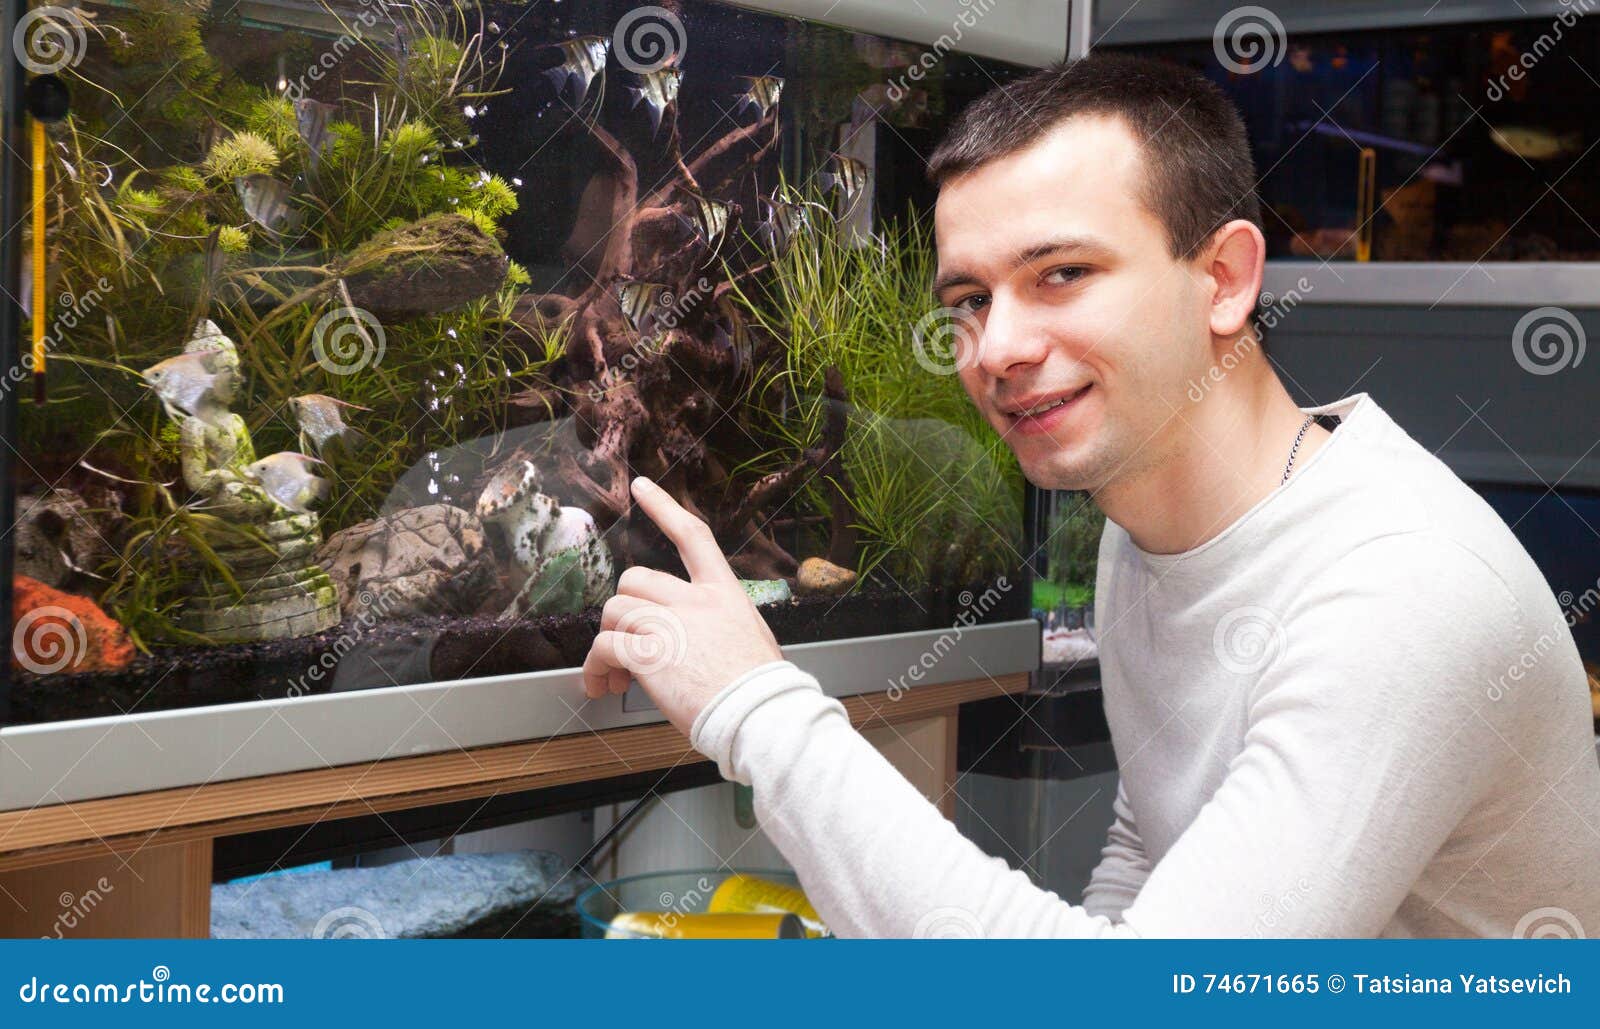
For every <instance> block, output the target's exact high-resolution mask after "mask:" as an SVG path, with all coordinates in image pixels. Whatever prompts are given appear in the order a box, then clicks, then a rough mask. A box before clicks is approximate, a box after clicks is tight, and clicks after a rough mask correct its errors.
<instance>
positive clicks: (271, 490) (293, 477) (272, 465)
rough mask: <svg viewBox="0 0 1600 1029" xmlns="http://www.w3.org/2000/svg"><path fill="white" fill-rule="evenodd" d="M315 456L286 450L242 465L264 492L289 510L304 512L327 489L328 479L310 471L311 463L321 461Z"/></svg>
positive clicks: (326, 497) (321, 498)
mask: <svg viewBox="0 0 1600 1029" xmlns="http://www.w3.org/2000/svg"><path fill="white" fill-rule="evenodd" d="M321 463H322V462H321V461H318V460H317V459H316V458H314V457H310V456H308V455H306V454H296V453H294V452H293V451H289V450H285V451H283V452H281V453H277V454H271V455H269V456H267V457H263V458H262V459H261V460H259V461H257V462H256V463H255V464H252V465H246V466H245V474H247V475H248V476H250V478H252V479H254V480H255V481H256V482H259V483H260V484H261V488H262V489H264V490H266V491H267V495H268V496H270V497H271V498H272V499H273V500H276V501H277V502H278V503H279V504H281V505H283V506H284V507H286V508H288V509H289V510H291V511H297V512H299V513H301V514H307V513H309V512H310V511H311V502H312V501H314V500H326V499H328V494H329V492H330V484H329V482H328V480H327V479H324V478H322V477H321V476H319V475H313V474H312V472H311V466H312V465H313V464H321Z"/></svg>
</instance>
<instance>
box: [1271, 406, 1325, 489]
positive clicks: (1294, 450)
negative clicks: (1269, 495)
mask: <svg viewBox="0 0 1600 1029" xmlns="http://www.w3.org/2000/svg"><path fill="white" fill-rule="evenodd" d="M1316 420H1317V416H1316V415H1314V414H1308V415H1306V420H1305V421H1304V422H1302V423H1300V431H1299V432H1297V433H1295V434H1294V446H1292V447H1290V448H1289V463H1288V464H1286V465H1284V466H1283V478H1281V479H1279V480H1278V485H1280V486H1282V485H1283V484H1284V483H1286V482H1288V481H1289V473H1290V472H1292V471H1294V455H1295V454H1298V453H1299V452H1300V441H1301V440H1303V439H1305V438H1306V430H1307V429H1309V428H1311V423H1312V422H1314V421H1316Z"/></svg>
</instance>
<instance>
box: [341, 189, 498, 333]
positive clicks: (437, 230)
mask: <svg viewBox="0 0 1600 1029" xmlns="http://www.w3.org/2000/svg"><path fill="white" fill-rule="evenodd" d="M342 267H343V268H345V269H349V274H348V276H347V277H346V280H345V284H346V285H347V286H348V287H349V290H350V301H351V303H353V304H354V305H355V306H356V307H359V308H361V309H363V310H365V311H367V312H369V313H371V314H372V315H374V316H376V317H377V318H378V320H379V321H382V322H402V321H409V320H410V319H412V318H418V317H421V316H422V315H425V314H436V313H438V312H440V311H448V310H451V309H452V308H457V307H460V306H461V305H463V304H469V303H471V302H472V301H474V300H477V299H479V298H481V297H486V296H488V295H489V294H491V293H493V292H494V291H495V290H497V289H499V288H500V284H501V283H502V282H504V281H505V277H506V269H507V268H508V267H509V265H508V261H507V258H506V252H505V251H504V250H502V249H501V248H500V244H499V243H496V242H495V241H494V240H493V239H491V238H489V237H488V236H487V235H485V234H484V232H483V230H482V229H480V228H478V227H477V226H476V225H474V224H473V223H472V222H470V221H468V220H467V219H465V218H463V217H461V215H459V214H434V215H429V216H428V217H426V218H422V219H420V220H418V221H414V222H409V223H407V224H405V225H401V226H399V227H398V228H394V229H390V230H388V231H386V232H380V233H379V234H377V235H376V236H373V237H372V238H371V239H369V240H367V241H366V242H365V243H363V244H361V245H360V246H359V247H357V248H356V249H355V250H354V251H353V252H352V253H351V254H350V256H349V258H348V259H347V260H346V261H345V262H343V265H342Z"/></svg>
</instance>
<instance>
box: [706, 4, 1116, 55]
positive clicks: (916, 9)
mask: <svg viewBox="0 0 1600 1029" xmlns="http://www.w3.org/2000/svg"><path fill="white" fill-rule="evenodd" d="M737 6H739V7H748V8H751V9H753V10H758V11H766V12H769V13H771V14H782V15H787V16H789V17H792V18H804V19H807V20H809V21H817V22H822V23H824V24H828V25H836V26H838V27H840V28H846V29H854V30H855V31H857V32H872V33H876V34H878V35H883V36H892V37H894V38H896V39H905V40H909V41H911V42H913V43H923V44H926V45H928V46H931V47H936V48H938V49H939V50H959V51H961V52H962V53H968V54H975V55H977V56H979V57H990V58H994V59H995V60H999V61H1011V62H1013V63H1015V64H1027V65H1033V66H1036V67H1037V66H1043V65H1046V64H1049V63H1051V62H1052V61H1061V60H1065V59H1066V57H1067V54H1068V50H1067V38H1068V23H1069V20H1070V17H1069V12H1070V10H1071V8H1072V7H1073V6H1083V7H1085V8H1086V7H1087V4H1086V3H1085V2H1084V0H1078V4H1076V5H1075V4H1070V3H1069V2H1068V0H922V2H920V3H911V4H903V3H899V4H885V3H881V2H876V0H737Z"/></svg>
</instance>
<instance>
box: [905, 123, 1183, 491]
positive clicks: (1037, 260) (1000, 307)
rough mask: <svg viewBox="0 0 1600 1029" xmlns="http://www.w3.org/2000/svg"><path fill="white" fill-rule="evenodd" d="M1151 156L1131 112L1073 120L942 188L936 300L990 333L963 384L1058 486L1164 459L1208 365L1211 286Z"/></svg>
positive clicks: (1045, 481) (1032, 469)
mask: <svg viewBox="0 0 1600 1029" xmlns="http://www.w3.org/2000/svg"><path fill="white" fill-rule="evenodd" d="M1143 163H1144V161H1143V155H1142V154H1141V152H1140V148H1139V145H1138V143H1137V141H1136V140H1135V139H1134V137H1133V135H1132V134H1131V133H1130V132H1129V131H1128V129H1127V128H1126V126H1125V125H1124V124H1123V123H1122V122H1121V121H1120V120H1118V119H1112V118H1100V117H1080V118H1073V119H1069V120H1068V121H1066V122H1064V123H1062V124H1061V125H1059V126H1057V127H1055V128H1054V129H1052V130H1050V131H1049V132H1048V133H1046V134H1045V135H1044V136H1042V137H1041V138H1040V140H1039V141H1038V142H1037V143H1035V144H1033V145H1032V146H1031V147H1030V148H1028V149H1027V150H1024V151H1022V152H1019V153H1016V154H1013V155H1011V156H1008V157H1004V158H1000V159H998V160H995V161H991V162H989V163H988V164H986V165H983V166H982V167H980V168H977V169H976V170H974V171H972V172H969V173H967V174H966V175H963V176H960V177H959V178H956V179H954V180H950V181H948V182H946V183H945V184H944V185H943V187H942V188H941V190H940V193H939V200H938V205H937V208H936V210H935V217H934V229H935V234H936V239H937V244H938V252H939V275H938V279H937V281H936V284H935V294H936V296H937V298H938V302H939V304H940V305H941V306H943V307H951V308H956V309H958V310H962V311H969V312H971V314H972V316H973V317H974V318H975V319H976V326H977V328H978V329H979V330H980V331H979V333H978V338H977V340H976V345H975V346H974V347H971V348H969V349H968V351H967V352H966V353H965V354H964V360H962V361H961V362H960V373H959V374H960V376H961V384H962V385H963V386H964V387H965V388H966V390H967V394H968V396H970V397H971V398H972V402H973V403H974V404H976V405H977V407H978V409H979V410H980V411H982V412H983V414H984V416H985V417H986V418H987V419H988V420H989V424H990V425H992V426H994V429H995V431H996V432H998V433H999V434H1000V436H1001V438H1003V439H1004V440H1005V441H1006V442H1007V444H1009V445H1010V447H1011V449H1012V450H1013V451H1014V452H1015V453H1016V455H1017V460H1018V461H1019V462H1020V464H1021V466H1022V470H1023V474H1025V475H1026V476H1027V477H1028V478H1029V479H1030V480H1031V481H1032V482H1034V483H1035V484H1036V485H1038V486H1041V487H1043V488H1046V489H1099V488H1101V487H1102V486H1104V485H1106V484H1107V483H1109V482H1111V481H1114V480H1115V479H1117V478H1121V477H1123V476H1127V475H1129V474H1132V473H1135V472H1138V471H1140V470H1141V469H1144V468H1148V467H1151V466H1153V465H1155V464H1156V463H1158V462H1160V461H1161V460H1162V458H1163V456H1164V455H1165V454H1167V453H1169V452H1170V446H1171V441H1173V440H1175V439H1177V436H1176V433H1175V429H1174V427H1177V428H1180V429H1181V427H1182V425H1183V421H1182V419H1181V417H1179V416H1178V412H1181V411H1182V408H1183V405H1185V404H1186V403H1187V399H1186V397H1185V391H1186V389H1187V388H1188V384H1189V383H1190V382H1191V381H1195V380H1196V379H1197V377H1198V376H1200V375H1203V374H1204V372H1205V370H1206V369H1207V368H1209V367H1210V342H1211V336H1210V328H1209V322H1208V315H1207V311H1208V304H1209V298H1208V294H1207V291H1206V288H1205V286H1204V283H1203V281H1202V280H1201V277H1200V276H1199V275H1197V274H1195V273H1194V272H1193V269H1192V268H1191V267H1190V265H1189V264H1188V263H1186V262H1180V261H1178V260H1177V259H1176V258H1174V257H1173V256H1172V253H1171V251H1170V249H1169V246H1168V242H1167V235H1166V232H1165V230H1164V229H1163V227H1162V225H1161V223H1160V222H1159V221H1158V220H1157V219H1156V217H1155V215H1154V214H1152V213H1151V212H1150V211H1149V210H1147V209H1146V208H1145V206H1144V204H1143V203H1142V202H1141V201H1140V200H1139V197H1138V195H1137V190H1138V189H1139V186H1140V184H1141V183H1142V182H1143V181H1144V167H1143ZM1061 401H1066V402H1065V403H1064V404H1061V403H1060V402H1061ZM1052 404H1056V405H1059V406H1055V407H1053V408H1049V409H1046V408H1047V407H1048V406H1049V405H1052Z"/></svg>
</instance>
